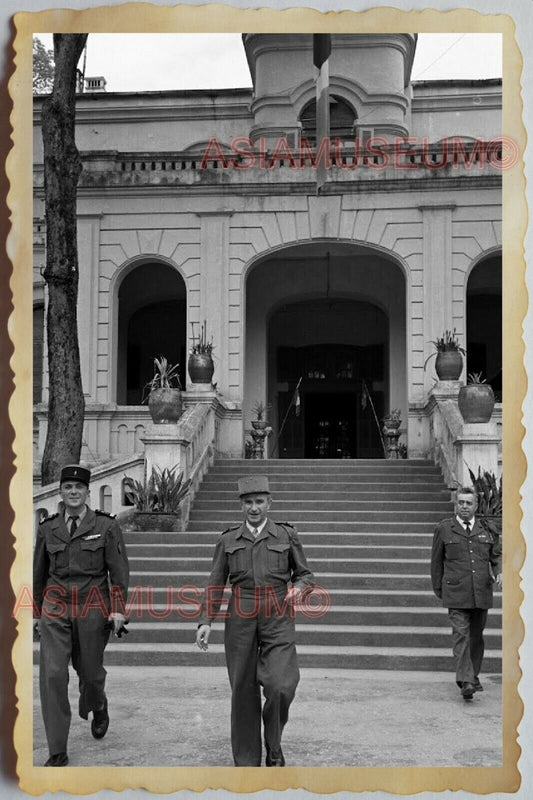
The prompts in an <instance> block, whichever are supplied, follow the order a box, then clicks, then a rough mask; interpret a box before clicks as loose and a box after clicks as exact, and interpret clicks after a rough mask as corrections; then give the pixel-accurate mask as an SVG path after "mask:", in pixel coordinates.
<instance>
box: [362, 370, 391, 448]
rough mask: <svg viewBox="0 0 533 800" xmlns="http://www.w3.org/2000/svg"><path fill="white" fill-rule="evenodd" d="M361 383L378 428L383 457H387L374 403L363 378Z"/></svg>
mask: <svg viewBox="0 0 533 800" xmlns="http://www.w3.org/2000/svg"><path fill="white" fill-rule="evenodd" d="M362 382H363V391H364V393H365V394H366V396H367V397H368V399H369V400H370V408H371V409H372V413H373V414H374V419H375V420H376V425H377V426H378V431H379V438H380V439H381V446H382V448H383V455H384V456H386V455H387V448H386V447H385V440H384V438H383V433H382V431H381V425H380V424H379V420H378V415H377V414H376V409H375V408H374V402H373V400H372V395H371V394H370V392H369V391H368V386H367V385H366V381H365V379H364V378H363V379H362Z"/></svg>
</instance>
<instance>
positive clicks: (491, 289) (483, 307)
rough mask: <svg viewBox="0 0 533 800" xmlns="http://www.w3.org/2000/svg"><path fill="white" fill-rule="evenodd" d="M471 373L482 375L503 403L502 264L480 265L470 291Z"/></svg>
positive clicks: (493, 261)
mask: <svg viewBox="0 0 533 800" xmlns="http://www.w3.org/2000/svg"><path fill="white" fill-rule="evenodd" d="M466 321H467V327H466V366H467V372H468V373H472V372H482V373H483V378H485V379H486V380H487V382H488V383H490V385H491V386H492V388H493V390H494V395H495V397H496V401H497V402H501V399H502V260H501V256H493V257H490V258H485V259H483V261H480V262H479V264H476V266H475V267H474V269H473V270H472V272H471V273H470V276H469V278H468V284H467V290H466Z"/></svg>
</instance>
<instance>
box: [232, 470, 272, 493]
mask: <svg viewBox="0 0 533 800" xmlns="http://www.w3.org/2000/svg"><path fill="white" fill-rule="evenodd" d="M238 486H239V497H243V496H244V495H245V494H270V487H269V485H268V477H267V476H266V475H247V476H246V477H245V478H239V480H238Z"/></svg>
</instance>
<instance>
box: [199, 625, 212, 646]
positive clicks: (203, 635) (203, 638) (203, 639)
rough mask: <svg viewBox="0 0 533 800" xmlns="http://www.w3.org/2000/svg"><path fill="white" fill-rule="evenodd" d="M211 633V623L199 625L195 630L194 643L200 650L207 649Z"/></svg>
mask: <svg viewBox="0 0 533 800" xmlns="http://www.w3.org/2000/svg"><path fill="white" fill-rule="evenodd" d="M210 633H211V625H200V627H199V628H198V630H197V631H196V644H197V646H198V647H199V648H200V650H207V648H208V646H209V635H210Z"/></svg>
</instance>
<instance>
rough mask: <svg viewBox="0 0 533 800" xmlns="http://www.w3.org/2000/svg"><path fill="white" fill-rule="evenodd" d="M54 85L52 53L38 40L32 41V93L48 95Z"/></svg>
mask: <svg viewBox="0 0 533 800" xmlns="http://www.w3.org/2000/svg"><path fill="white" fill-rule="evenodd" d="M53 83H54V51H53V50H47V49H46V47H45V46H44V44H43V43H42V42H41V40H40V39H38V38H37V37H35V38H34V39H33V92H34V94H48V93H49V92H51V91H52V86H53Z"/></svg>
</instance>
